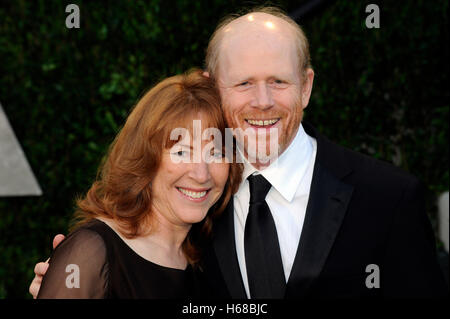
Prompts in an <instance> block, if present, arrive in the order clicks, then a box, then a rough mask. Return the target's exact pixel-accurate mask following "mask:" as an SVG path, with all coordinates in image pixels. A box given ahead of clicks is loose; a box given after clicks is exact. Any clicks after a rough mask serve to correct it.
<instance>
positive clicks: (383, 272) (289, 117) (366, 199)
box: [30, 8, 448, 298]
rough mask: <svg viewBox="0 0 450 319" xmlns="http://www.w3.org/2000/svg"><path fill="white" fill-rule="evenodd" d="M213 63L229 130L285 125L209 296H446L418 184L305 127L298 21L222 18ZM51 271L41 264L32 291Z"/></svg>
mask: <svg viewBox="0 0 450 319" xmlns="http://www.w3.org/2000/svg"><path fill="white" fill-rule="evenodd" d="M206 64H207V72H205V75H207V76H210V77H213V78H214V79H215V80H216V82H217V85H218V87H219V90H220V94H221V97H222V101H223V110H224V114H225V118H226V120H227V122H228V125H229V126H230V127H232V128H240V129H242V130H246V129H250V131H251V130H253V132H255V134H256V135H257V138H258V139H261V138H263V137H264V135H261V133H262V132H264V133H265V132H267V131H269V129H270V128H276V129H278V148H279V154H280V155H279V157H278V159H277V160H276V162H275V163H272V164H271V165H268V166H267V164H265V163H263V162H261V161H256V163H249V161H244V176H243V182H242V184H241V186H240V188H239V190H238V192H237V193H236V194H235V196H234V198H233V200H232V201H230V203H229V205H228V207H227V210H226V211H225V212H224V213H223V214H222V215H221V217H220V219H218V220H217V221H216V222H215V224H214V230H213V234H214V239H213V241H212V243H211V245H210V246H209V247H208V248H207V249H206V254H205V258H204V274H205V277H206V279H207V282H208V283H209V284H210V287H211V296H215V297H225V298H230V297H231V298H314V297H339V298H341V297H442V296H446V294H448V292H447V288H446V287H445V284H444V280H443V277H442V274H441V272H440V269H439V266H438V264H437V261H436V255H435V243H434V236H433V232H432V229H431V225H430V223H429V221H428V220H427V217H426V214H425V211H424V206H423V200H422V194H421V189H420V186H419V183H418V181H417V179H416V178H414V177H413V176H410V175H408V174H406V173H404V172H401V171H400V170H398V169H397V168H395V167H393V166H391V165H388V164H384V163H381V162H379V161H376V160H374V159H371V158H368V157H366V156H363V155H360V154H357V153H354V152H352V151H349V150H346V149H344V148H342V147H340V146H338V145H335V144H333V143H331V142H330V141H328V140H327V139H325V138H324V137H323V136H321V135H320V134H319V133H318V132H317V131H316V130H315V129H314V128H313V127H312V126H310V125H309V124H307V123H303V124H302V117H303V110H304V108H305V107H306V106H307V105H308V102H309V98H310V96H311V90H312V85H313V80H314V72H313V70H312V68H311V66H310V61H309V52H308V43H307V40H306V38H305V36H304V34H303V32H302V31H301V29H300V28H299V27H298V25H297V24H296V23H295V22H294V21H292V20H291V19H290V18H289V17H287V16H286V15H284V14H283V13H281V12H279V11H278V10H276V9H272V8H264V9H258V10H255V11H252V12H250V13H248V14H246V15H243V16H240V17H238V18H230V19H228V20H225V21H224V22H223V23H222V24H221V25H219V27H218V28H217V29H216V32H215V33H214V34H213V37H212V38H211V41H210V44H209V47H208V52H207V57H206ZM237 134H238V135H239V133H237ZM237 137H239V136H237ZM267 138H268V137H267ZM240 147H241V152H242V153H243V155H244V158H248V157H249V155H250V154H251V153H252V152H254V150H255V149H257V151H261V150H259V149H258V145H255V142H252V140H251V139H248V138H245V137H244V139H243V142H242V143H241V144H240ZM45 268H46V265H45V264H42V263H41V264H38V265H37V267H36V269H35V272H36V274H37V276H36V278H35V279H34V281H33V283H32V285H31V286H30V292H31V293H32V294H33V295H36V294H37V289H38V288H39V282H40V280H41V278H42V277H41V275H42V274H43V273H45ZM366 271H368V272H366Z"/></svg>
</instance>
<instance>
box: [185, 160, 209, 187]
mask: <svg viewBox="0 0 450 319" xmlns="http://www.w3.org/2000/svg"><path fill="white" fill-rule="evenodd" d="M191 165H192V166H191V172H190V175H191V177H192V178H193V179H194V180H195V181H196V182H197V183H199V184H204V183H206V182H208V181H209V180H210V178H211V174H210V172H209V164H208V163H206V162H205V161H201V162H200V163H192V164H191Z"/></svg>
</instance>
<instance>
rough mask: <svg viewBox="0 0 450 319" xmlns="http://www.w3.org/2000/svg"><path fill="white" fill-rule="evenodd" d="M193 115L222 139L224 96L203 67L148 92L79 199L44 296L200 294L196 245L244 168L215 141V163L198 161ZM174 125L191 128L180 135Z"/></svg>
mask: <svg viewBox="0 0 450 319" xmlns="http://www.w3.org/2000/svg"><path fill="white" fill-rule="evenodd" d="M194 120H200V121H201V122H200V123H201V128H202V129H203V130H204V129H206V128H208V127H210V128H212V127H214V128H217V129H219V130H220V132H221V133H222V134H221V136H222V138H223V139H224V138H225V121H224V119H223V116H222V110H221V105H220V96H219V94H218V92H217V90H216V89H215V87H214V83H213V82H212V81H211V80H210V79H208V78H205V77H204V76H202V74H201V71H199V70H194V71H191V72H189V73H187V74H185V75H178V76H174V77H171V78H168V79H165V80H164V81H162V82H160V83H159V84H157V85H156V86H155V87H154V88H152V89H151V90H150V91H149V92H148V93H146V94H145V95H144V96H143V98H142V99H141V100H140V101H139V102H138V103H137V105H136V107H135V108H134V110H133V111H132V112H131V114H130V115H129V117H128V119H127V121H126V123H125V125H124V127H123V128H122V130H121V131H120V133H119V134H118V136H117V137H116V139H115V141H114V142H113V143H112V145H111V147H110V150H109V152H108V155H107V157H106V159H105V161H104V163H103V164H102V167H101V171H100V175H99V178H98V180H97V181H95V182H94V183H93V185H92V186H91V188H90V190H89V191H88V193H87V194H86V196H85V197H84V198H82V199H80V200H78V201H77V206H78V211H77V213H76V217H77V218H76V220H77V223H76V225H75V228H74V229H75V230H73V231H72V232H71V234H70V235H69V236H68V237H67V238H66V239H65V240H64V241H63V242H62V243H61V244H60V245H59V246H58V247H57V248H56V250H55V251H54V253H53V255H52V257H51V259H50V266H49V269H48V271H47V273H46V275H45V277H44V279H43V282H42V286H41V288H40V290H39V295H38V298H184V297H189V296H197V295H198V294H199V293H201V280H199V279H198V278H199V277H198V276H197V274H199V272H198V270H199V268H200V258H201V249H200V244H201V242H202V241H205V240H207V237H208V235H209V233H210V231H211V223H212V219H213V215H214V214H220V213H221V212H222V211H223V209H224V208H225V206H226V204H227V202H228V201H229V199H230V197H231V195H232V194H233V193H234V192H235V191H236V190H237V188H238V185H239V182H240V178H241V168H240V166H238V164H229V163H227V161H225V159H224V158H222V154H225V152H223V149H219V150H217V149H216V148H212V151H213V152H215V153H213V154H211V155H213V156H214V159H215V160H214V161H211V160H210V161H206V160H205V159H204V158H201V161H199V162H195V161H192V157H193V155H194V154H192V153H193V151H192V143H190V142H191V139H190V136H193V135H195V134H192V133H193V129H194V127H193V126H194V125H193V121H194ZM177 128H185V129H187V132H190V133H191V134H184V135H182V136H181V137H180V136H177V139H175V140H174V139H173V136H171V134H172V132H173V131H174V130H175V129H177ZM195 142H196V141H194V143H195ZM197 142H199V141H197ZM210 142H213V143H215V144H217V145H224V140H221V141H218V140H216V141H214V140H208V141H201V145H202V153H205V152H204V151H205V150H206V151H208V152H209V149H206V148H207V146H208V144H209V145H210ZM221 151H222V152H221ZM233 153H234V152H233ZM234 162H235V161H233V163H234ZM210 208H212V209H211V210H210ZM208 211H209V213H208ZM194 224H195V225H194ZM193 225H194V226H193Z"/></svg>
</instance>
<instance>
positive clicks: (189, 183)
mask: <svg viewBox="0 0 450 319" xmlns="http://www.w3.org/2000/svg"><path fill="white" fill-rule="evenodd" d="M189 140H190V139H189V138H186V137H185V138H183V139H182V140H180V141H179V142H178V143H176V144H175V145H174V146H173V147H172V148H170V149H165V150H164V151H163V155H162V158H161V164H160V167H159V169H158V171H157V172H156V176H155V178H154V179H153V181H152V206H153V210H154V212H153V213H155V214H157V215H158V218H161V217H162V218H163V219H165V220H166V221H168V222H169V223H171V224H173V225H179V226H187V225H189V226H190V225H191V224H193V223H197V222H200V221H201V220H203V219H204V218H205V217H206V214H207V213H208V210H209V209H210V208H211V206H212V205H214V203H215V202H217V200H218V199H219V198H220V196H221V195H222V193H223V190H224V187H225V184H226V182H227V179H228V173H229V169H230V164H228V163H226V162H225V158H222V157H221V156H220V154H218V153H216V154H213V155H215V156H216V158H219V157H220V159H221V160H217V161H213V162H211V161H205V160H204V159H203V158H202V159H201V161H200V162H197V163H195V161H192V160H189V159H192V158H193V154H192V153H193V150H192V148H191V146H192V143H189ZM209 142H210V141H202V143H201V145H202V154H203V153H204V151H206V150H207V149H208V147H207V145H208V143H209ZM207 162H211V163H207Z"/></svg>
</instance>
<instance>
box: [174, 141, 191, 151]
mask: <svg viewBox="0 0 450 319" xmlns="http://www.w3.org/2000/svg"><path fill="white" fill-rule="evenodd" d="M174 146H180V147H187V148H190V149H191V150H192V149H193V147H192V145H187V144H179V143H177V144H175V145H174Z"/></svg>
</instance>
